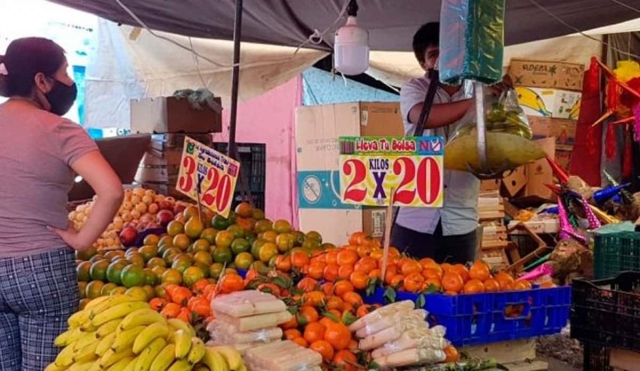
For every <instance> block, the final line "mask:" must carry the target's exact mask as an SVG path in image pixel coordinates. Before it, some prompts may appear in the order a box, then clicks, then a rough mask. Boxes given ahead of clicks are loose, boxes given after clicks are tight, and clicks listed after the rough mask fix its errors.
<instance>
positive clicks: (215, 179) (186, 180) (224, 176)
mask: <svg viewBox="0 0 640 371" xmlns="http://www.w3.org/2000/svg"><path fill="white" fill-rule="evenodd" d="M239 171H240V163H239V162H238V161H236V160H234V159H232V158H230V157H227V156H225V155H224V154H222V153H220V152H218V151H216V150H214V149H212V148H210V147H207V146H205V145H204V144H202V143H200V142H197V141H195V140H193V139H191V138H189V137H185V139H184V148H183V150H182V159H181V161H180V173H179V174H178V182H177V184H176V189H177V190H178V191H179V192H181V193H183V194H184V195H186V196H189V197H190V198H192V199H193V200H195V201H198V202H200V204H201V205H202V206H204V207H206V208H208V209H210V210H212V211H213V212H215V213H217V214H220V215H222V216H223V217H225V218H226V217H228V216H229V212H230V211H231V201H232V200H233V193H234V191H235V189H236V183H237V180H238V173H239ZM198 195H200V199H199V200H198Z"/></svg>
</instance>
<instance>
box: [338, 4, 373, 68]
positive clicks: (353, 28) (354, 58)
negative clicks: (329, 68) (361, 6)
mask: <svg viewBox="0 0 640 371" xmlns="http://www.w3.org/2000/svg"><path fill="white" fill-rule="evenodd" d="M357 14H358V3H357V2H356V0H351V1H350V2H349V5H348V6H347V15H348V17H347V23H346V24H345V25H344V26H342V27H340V28H339V29H338V31H336V37H335V45H334V47H333V55H334V63H335V68H336V70H337V71H338V72H341V73H343V74H345V75H359V74H361V73H364V72H365V71H367V69H369V32H368V31H367V30H366V29H364V28H362V27H359V26H358V22H357V21H356V17H357Z"/></svg>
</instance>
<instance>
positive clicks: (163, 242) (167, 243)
mask: <svg viewBox="0 0 640 371" xmlns="http://www.w3.org/2000/svg"><path fill="white" fill-rule="evenodd" d="M171 246H173V236H169V235H166V236H162V237H161V238H160V241H158V248H159V249H162V248H167V247H171Z"/></svg>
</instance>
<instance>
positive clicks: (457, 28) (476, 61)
mask: <svg viewBox="0 0 640 371" xmlns="http://www.w3.org/2000/svg"><path fill="white" fill-rule="evenodd" d="M504 13H505V1H504V0H443V1H442V7H441V12H440V59H439V70H440V79H441V81H443V82H444V83H447V84H453V85H459V84H460V83H461V82H462V81H463V80H465V79H471V80H476V81H480V82H484V83H486V84H493V83H496V82H498V81H500V80H501V78H502V63H503V55H504Z"/></svg>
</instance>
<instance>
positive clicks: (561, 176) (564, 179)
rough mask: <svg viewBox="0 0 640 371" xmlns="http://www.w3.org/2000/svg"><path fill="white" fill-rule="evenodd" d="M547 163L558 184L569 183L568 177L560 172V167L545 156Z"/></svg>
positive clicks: (562, 171)
mask: <svg viewBox="0 0 640 371" xmlns="http://www.w3.org/2000/svg"><path fill="white" fill-rule="evenodd" d="M547 162H548V163H549V166H550V167H551V170H553V173H554V174H555V176H556V177H557V178H558V180H559V181H560V184H566V183H567V182H568V181H569V175H567V173H566V172H565V171H564V170H562V168H561V167H560V165H558V164H557V163H556V162H555V161H554V160H553V159H552V158H551V157H549V156H547Z"/></svg>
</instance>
